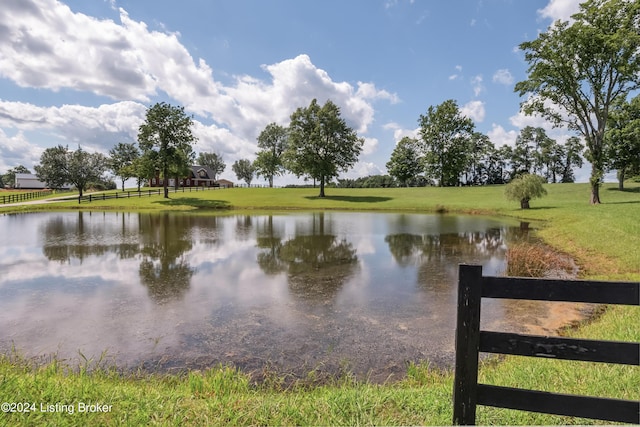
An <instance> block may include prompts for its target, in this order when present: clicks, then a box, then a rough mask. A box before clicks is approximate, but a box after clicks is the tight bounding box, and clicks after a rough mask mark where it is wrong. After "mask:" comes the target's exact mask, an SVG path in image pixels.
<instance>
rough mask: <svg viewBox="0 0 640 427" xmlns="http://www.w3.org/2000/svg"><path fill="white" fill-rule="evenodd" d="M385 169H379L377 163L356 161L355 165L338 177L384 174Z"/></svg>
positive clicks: (352, 177) (351, 177)
mask: <svg viewBox="0 0 640 427" xmlns="http://www.w3.org/2000/svg"><path fill="white" fill-rule="evenodd" d="M386 173H387V172H386V170H383V169H381V168H380V167H379V166H378V165H376V164H375V163H371V162H358V163H356V164H355V166H354V167H353V168H352V169H351V170H349V171H348V172H345V173H343V174H341V175H340V178H350V179H355V178H359V177H363V176H369V175H384V174H386Z"/></svg>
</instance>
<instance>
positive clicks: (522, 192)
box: [504, 174, 547, 209]
mask: <svg viewBox="0 0 640 427" xmlns="http://www.w3.org/2000/svg"><path fill="white" fill-rule="evenodd" d="M545 182H546V181H545V179H544V178H542V177H541V176H538V175H531V174H526V175H522V176H519V177H517V178H515V179H513V180H512V181H511V182H510V183H509V184H507V186H506V188H505V190H504V194H505V196H506V197H507V199H508V200H516V201H519V202H520V208H521V209H529V201H530V200H531V199H535V198H537V197H542V196H545V195H546V194H547V190H545V189H544V187H543V186H542V184H544V183H545Z"/></svg>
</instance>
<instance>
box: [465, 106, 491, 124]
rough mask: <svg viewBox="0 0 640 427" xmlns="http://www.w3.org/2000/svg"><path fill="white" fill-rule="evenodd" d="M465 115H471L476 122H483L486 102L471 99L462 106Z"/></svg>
mask: <svg viewBox="0 0 640 427" xmlns="http://www.w3.org/2000/svg"><path fill="white" fill-rule="evenodd" d="M460 112H461V113H462V115H463V116H467V117H469V118H470V119H471V120H473V121H474V122H478V123H480V122H482V121H483V120H484V116H485V109H484V102H482V101H470V102H467V103H466V104H465V105H463V106H462V107H461V108H460Z"/></svg>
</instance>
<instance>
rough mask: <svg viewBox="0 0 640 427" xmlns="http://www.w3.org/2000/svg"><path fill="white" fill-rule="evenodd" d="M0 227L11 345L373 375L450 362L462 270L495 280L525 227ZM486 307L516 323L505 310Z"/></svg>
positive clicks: (136, 362)
mask: <svg viewBox="0 0 640 427" xmlns="http://www.w3.org/2000/svg"><path fill="white" fill-rule="evenodd" d="M0 229H2V230H5V233H4V234H5V236H4V238H3V239H2V242H0V270H1V271H2V274H1V275H0V330H2V331H3V332H2V335H1V338H0V348H1V349H2V350H3V351H5V352H7V351H10V349H11V348H12V347H13V346H15V348H17V349H18V350H19V351H20V353H21V354H23V355H25V356H28V357H34V356H39V355H51V354H57V356H58V357H59V358H62V359H66V360H68V361H70V362H71V363H77V362H82V361H83V356H84V357H86V358H88V359H93V360H97V359H99V358H100V357H101V354H103V352H105V351H106V355H107V358H106V361H108V362H109V363H116V364H118V365H119V366H120V367H123V368H137V367H144V368H148V369H152V370H166V369H172V368H202V367H206V366H211V365H216V364H218V363H233V364H235V365H237V366H239V367H241V368H243V369H246V370H249V371H251V370H260V369H262V368H263V367H264V366H270V367H271V368H273V369H277V370H282V371H286V372H291V373H300V374H303V373H305V372H307V371H310V370H312V369H317V370H318V371H322V372H329V373H333V372H337V371H339V370H340V369H344V368H347V369H349V370H351V371H353V372H355V373H357V374H365V373H367V372H368V373H369V374H371V376H372V378H373V379H375V378H376V377H380V378H382V379H385V378H386V377H387V376H389V375H401V374H402V373H403V372H404V371H405V366H406V363H407V362H409V361H414V362H418V361H421V360H427V359H428V360H430V361H431V363H434V364H436V365H440V366H447V365H449V364H450V363H451V361H452V358H453V331H454V328H455V304H456V301H455V298H456V280H457V266H458V264H459V263H474V264H482V265H483V266H484V271H485V274H500V273H501V272H502V271H503V270H504V268H505V262H504V255H505V250H506V246H507V244H508V242H510V241H513V240H517V239H521V238H523V237H526V234H527V232H526V231H522V230H521V229H520V228H519V227H518V226H517V225H516V226H513V224H512V225H511V226H509V225H508V224H505V223H504V222H499V221H497V220H495V219H491V218H484V217H472V216H449V215H420V214H387V213H341V212H330V213H295V214H282V215H255V216H249V215H246V216H245V215H242V216H212V215H192V214H137V213H124V214H123V213H113V212H108V213H96V212H93V213H86V212H85V213H83V212H73V213H71V212H70V213H34V214H23V215H5V216H1V217H0ZM6 231H8V233H6ZM485 311H486V314H487V316H486V319H487V323H488V324H495V325H499V326H500V327H501V328H502V329H509V330H512V329H513V330H515V329H517V328H518V325H517V324H516V323H514V321H513V320H511V321H510V319H506V318H505V314H504V313H505V306H504V303H502V302H495V303H492V304H491V305H489V306H488V307H487V308H486V309H485ZM483 316H484V315H483ZM80 352H81V353H82V355H83V356H80Z"/></svg>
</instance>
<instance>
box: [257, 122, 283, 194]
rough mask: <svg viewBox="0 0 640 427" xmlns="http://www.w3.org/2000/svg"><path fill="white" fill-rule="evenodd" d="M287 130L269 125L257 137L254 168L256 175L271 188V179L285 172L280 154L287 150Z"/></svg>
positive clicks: (272, 124)
mask: <svg viewBox="0 0 640 427" xmlns="http://www.w3.org/2000/svg"><path fill="white" fill-rule="evenodd" d="M287 136H288V130H287V128H285V127H284V126H280V125H278V124H276V123H269V124H268V125H267V127H265V128H264V130H263V131H262V132H260V135H259V136H258V148H260V149H261V150H260V151H258V152H257V153H256V154H257V156H258V157H257V158H256V161H255V162H254V166H255V168H256V174H258V175H260V176H263V177H265V178H266V179H267V180H268V181H269V187H273V178H274V177H275V176H277V175H282V174H283V173H284V172H285V170H286V169H285V167H284V162H283V161H282V154H283V153H284V151H285V150H286V148H287Z"/></svg>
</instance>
